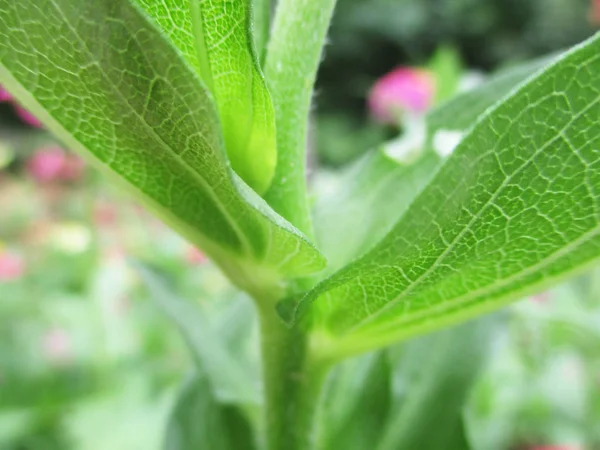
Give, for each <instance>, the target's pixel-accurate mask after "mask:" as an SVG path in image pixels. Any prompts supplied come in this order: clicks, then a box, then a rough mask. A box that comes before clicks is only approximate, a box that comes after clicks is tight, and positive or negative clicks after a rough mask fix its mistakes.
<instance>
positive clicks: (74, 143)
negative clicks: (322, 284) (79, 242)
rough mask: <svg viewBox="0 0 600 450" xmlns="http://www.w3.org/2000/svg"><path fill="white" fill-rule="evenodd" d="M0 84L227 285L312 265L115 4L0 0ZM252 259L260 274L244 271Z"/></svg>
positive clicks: (319, 262) (174, 66)
mask: <svg viewBox="0 0 600 450" xmlns="http://www.w3.org/2000/svg"><path fill="white" fill-rule="evenodd" d="M0 83H2V84H3V85H5V86H6V87H7V88H8V89H9V90H11V92H12V93H13V94H15V95H16V97H17V98H18V99H19V100H20V101H21V102H22V103H23V104H24V105H25V106H26V107H28V108H29V109H31V110H32V112H34V113H35V114H36V115H37V116H38V117H39V119H41V120H42V121H43V122H44V123H45V124H46V125H47V127H48V128H49V129H50V130H51V131H53V132H54V133H55V134H56V135H58V136H59V137H60V138H61V139H62V140H63V141H64V142H65V144H67V145H68V146H69V147H71V148H73V149H75V150H77V151H79V152H81V153H83V154H86V155H88V156H93V159H94V160H95V162H96V163H97V165H98V166H99V167H101V168H104V169H109V170H108V172H109V173H110V172H113V173H114V172H116V173H117V174H118V175H119V176H120V178H121V179H122V180H124V181H125V182H126V185H127V186H129V188H130V190H131V191H133V193H134V194H135V195H136V196H137V198H138V199H139V200H141V201H142V202H143V203H144V204H145V205H146V206H148V207H150V208H151V209H152V210H154V211H155V212H157V213H158V215H159V216H160V217H161V218H162V219H163V220H165V221H166V222H167V223H168V224H170V225H171V226H172V227H173V228H174V229H176V230H177V231H179V232H180V233H181V234H182V235H183V236H185V237H186V238H188V239H189V240H191V241H192V242H194V243H196V244H198V245H199V246H200V247H202V248H203V249H204V250H205V251H207V252H208V253H209V254H210V256H211V257H212V258H213V259H215V260H216V261H217V262H218V263H219V264H220V265H221V266H222V267H223V268H224V269H225V271H226V272H227V273H228V274H229V276H230V277H231V278H232V279H233V280H234V281H235V282H236V283H237V284H238V285H239V286H241V287H243V288H245V289H249V290H251V289H252V288H253V286H255V285H257V284H260V283H264V282H265V280H267V281H268V280H270V279H271V278H273V277H276V276H277V275H274V272H279V273H280V274H284V275H287V276H295V275H301V274H305V273H307V272H312V271H315V270H318V269H319V268H321V267H322V266H323V264H324V262H323V259H322V257H321V256H320V255H319V253H318V252H317V251H316V249H315V248H314V247H313V246H312V245H311V244H310V243H309V242H307V241H306V239H305V238H304V237H303V236H302V235H301V234H300V232H298V231H297V230H296V229H294V228H293V227H292V226H291V225H290V224H289V223H287V222H285V221H284V220H283V219H282V218H280V217H279V216H277V215H276V214H275V213H274V212H273V211H272V210H271V209H270V208H268V206H267V205H266V204H265V203H264V202H263V201H262V199H260V198H259V197H258V196H257V195H256V194H255V193H254V192H253V191H252V190H251V189H249V188H248V187H247V186H246V185H245V184H244V183H243V182H241V180H239V179H238V178H236V176H235V175H234V174H233V173H232V172H231V170H230V169H229V167H228V162H227V157H226V155H225V152H224V150H223V144H222V139H221V131H220V128H219V123H218V119H217V116H216V113H215V111H214V108H213V106H212V102H211V98H210V95H209V93H208V92H207V91H206V89H205V88H203V87H202V85H201V83H200V81H199V79H198V77H197V76H196V75H195V74H194V72H193V71H192V70H191V69H190V68H189V67H188V66H187V65H186V63H185V62H184V61H183V60H182V59H181V58H180V57H179V54H178V52H177V51H176V50H175V49H174V48H173V47H171V45H170V44H169V43H168V42H167V41H166V40H165V39H164V38H163V36H162V34H161V33H160V32H159V31H158V30H156V29H155V28H154V27H153V26H152V25H151V23H149V22H147V20H146V18H145V17H144V16H143V15H142V13H141V12H140V11H138V10H137V9H136V8H134V7H133V6H130V5H129V4H128V3H127V2H124V1H119V0H98V1H92V2H88V1H86V2H73V1H70V0H40V1H38V0H36V1H34V0H25V1H19V2H13V1H10V0H0ZM257 265H261V266H263V267H266V269H265V270H264V271H263V272H262V273H264V277H263V279H261V277H257V276H250V275H249V271H250V268H249V267H254V266H257Z"/></svg>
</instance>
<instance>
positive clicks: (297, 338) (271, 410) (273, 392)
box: [260, 307, 330, 450]
mask: <svg viewBox="0 0 600 450" xmlns="http://www.w3.org/2000/svg"><path fill="white" fill-rule="evenodd" d="M260 320H261V337H262V358H263V380H264V390H265V409H266V444H267V446H266V448H267V450H312V449H314V448H315V442H314V440H315V436H314V419H315V415H316V410H317V406H318V401H319V396H320V393H321V388H322V386H323V382H324V380H325V376H326V374H327V371H328V369H329V367H330V366H329V365H328V364H326V363H322V362H318V361H314V360H311V358H310V354H309V352H308V351H307V350H308V347H307V336H306V334H304V333H303V332H302V331H301V330H299V329H297V328H292V329H290V328H288V327H287V326H286V325H285V324H284V323H283V322H282V321H281V319H280V318H279V317H278V315H277V313H276V311H275V309H274V308H269V307H265V308H261V309H260Z"/></svg>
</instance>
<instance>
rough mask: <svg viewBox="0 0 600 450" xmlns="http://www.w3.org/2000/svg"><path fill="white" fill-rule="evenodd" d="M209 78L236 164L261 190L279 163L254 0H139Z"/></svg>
mask: <svg viewBox="0 0 600 450" xmlns="http://www.w3.org/2000/svg"><path fill="white" fill-rule="evenodd" d="M135 1H136V2H137V3H138V4H139V5H140V6H141V7H142V8H144V10H145V11H146V13H147V14H148V15H149V16H150V17H151V18H152V19H153V20H154V21H155V23H156V24H157V25H158V26H159V27H160V28H161V30H162V31H163V32H164V33H165V34H166V35H167V36H168V37H169V38H170V39H171V41H172V42H173V44H175V45H176V46H177V48H178V49H179V50H180V51H181V53H182V54H183V55H184V56H185V58H186V59H187V61H188V62H189V63H190V65H191V66H192V67H193V68H194V69H196V71H197V73H198V74H199V75H200V76H201V77H202V79H203V80H204V84H205V85H206V86H207V87H208V88H209V90H210V91H211V93H212V95H213V97H214V99H215V101H216V103H217V109H218V110H219V117H220V119H221V125H222V127H223V134H224V136H225V147H226V148H227V155H228V156H229V159H230V161H231V165H232V167H233V169H234V170H235V171H236V172H237V174H238V175H239V176H240V177H241V178H242V179H243V180H244V181H245V182H246V183H248V185H250V186H251V187H252V188H253V189H254V190H256V191H257V192H258V193H260V194H262V193H264V192H265V191H266V190H267V188H268V187H269V185H270V183H271V179H272V178H273V174H274V173H275V166H276V163H277V148H276V144H275V112H274V110H273V104H272V102H271V96H270V94H269V91H268V90H267V86H266V84H265V80H264V77H263V74H262V72H261V69H260V63H259V61H258V58H257V56H256V54H255V52H254V42H253V36H252V32H251V17H250V12H251V11H250V9H251V2H250V1H249V0H232V1H231V0H230V1H223V0H166V1H164V0H135Z"/></svg>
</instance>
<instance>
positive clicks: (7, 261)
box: [0, 250, 25, 283]
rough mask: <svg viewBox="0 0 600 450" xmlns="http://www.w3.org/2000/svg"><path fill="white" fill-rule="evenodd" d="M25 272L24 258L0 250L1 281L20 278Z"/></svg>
mask: <svg viewBox="0 0 600 450" xmlns="http://www.w3.org/2000/svg"><path fill="white" fill-rule="evenodd" d="M24 273H25V262H24V261H23V258H21V257H20V256H17V255H15V254H13V253H8V252H2V251H1V250H0V283H2V282H5V281H13V280H18V279H19V278H21V277H22V276H23V274H24Z"/></svg>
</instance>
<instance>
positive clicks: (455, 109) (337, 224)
mask: <svg viewBox="0 0 600 450" xmlns="http://www.w3.org/2000/svg"><path fill="white" fill-rule="evenodd" d="M550 60H551V58H550V57H546V58H543V59H540V60H536V61H533V62H529V63H527V64H523V65H519V66H516V67H512V68H510V69H506V70H503V71H501V72H499V73H498V74H495V75H492V76H491V77H490V78H489V79H487V80H486V81H485V82H483V83H482V84H481V85H479V86H477V87H476V88H474V89H473V90H471V91H467V92H463V93H461V94H458V95H457V96H455V97H453V98H452V99H450V100H448V101H446V102H444V103H442V104H441V105H440V106H439V107H437V108H435V109H433V110H432V111H431V112H430V113H429V114H427V116H426V118H425V120H426V136H424V139H425V140H424V142H423V143H422V144H423V149H422V155H421V156H420V157H418V158H416V159H415V160H414V161H409V162H399V161H396V160H395V159H394V158H393V157H391V156H389V155H388V154H387V152H386V151H385V150H384V148H381V149H376V150H374V151H372V152H370V153H369V154H368V155H366V156H365V157H363V158H361V159H360V160H359V161H357V162H356V163H355V164H353V165H352V166H351V167H350V168H348V169H345V170H344V171H343V172H342V173H341V174H339V175H337V176H336V177H335V179H334V181H332V182H330V183H328V186H327V189H326V190H325V192H324V193H323V194H322V195H320V196H319V197H318V199H317V202H316V203H315V206H314V210H313V216H314V227H315V235H316V238H317V241H318V243H319V248H320V249H321V251H322V252H323V253H324V255H325V256H326V257H327V261H328V265H327V270H328V271H330V272H331V271H333V270H337V269H339V268H340V267H342V266H343V265H344V264H346V263H348V262H349V261H351V260H352V259H354V258H356V257H358V256H360V255H362V254H363V253H365V252H366V251H367V250H369V249H370V248H371V247H372V246H373V245H374V244H375V243H377V242H378V241H379V240H380V239H382V238H383V237H384V236H385V234H386V233H387V232H388V231H390V229H391V228H392V226H393V225H394V222H395V221H396V220H397V219H398V217H400V216H401V215H402V213H403V212H404V211H405V210H406V208H407V207H408V205H409V204H410V203H411V202H412V200H413V199H414V198H415V196H416V195H417V194H418V193H419V192H420V191H421V190H422V189H423V188H424V187H425V186H426V185H427V183H428V182H429V181H430V180H431V178H433V176H434V175H435V173H436V171H437V170H438V168H439V167H440V165H441V164H442V162H443V158H441V157H440V156H439V155H438V154H437V153H435V152H434V151H433V148H432V141H433V140H434V138H435V136H436V133H438V132H439V131H443V130H449V131H454V132H464V131H465V130H467V129H468V128H469V127H471V126H472V125H473V123H474V122H475V120H476V119H477V117H478V116H479V115H480V114H481V113H483V112H485V110H486V109H488V108H489V107H490V106H492V105H494V104H495V103H496V102H497V101H498V100H500V99H502V98H503V97H504V96H506V95H507V94H508V93H510V92H511V91H512V90H513V89H514V88H515V87H516V86H518V85H519V84H520V83H521V82H523V81H524V80H525V79H527V78H528V77H529V76H531V75H532V74H534V73H535V72H536V71H538V70H539V69H541V68H543V67H544V66H545V65H547V64H548V63H549V61H550ZM400 139H403V138H402V137H401V138H400Z"/></svg>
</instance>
